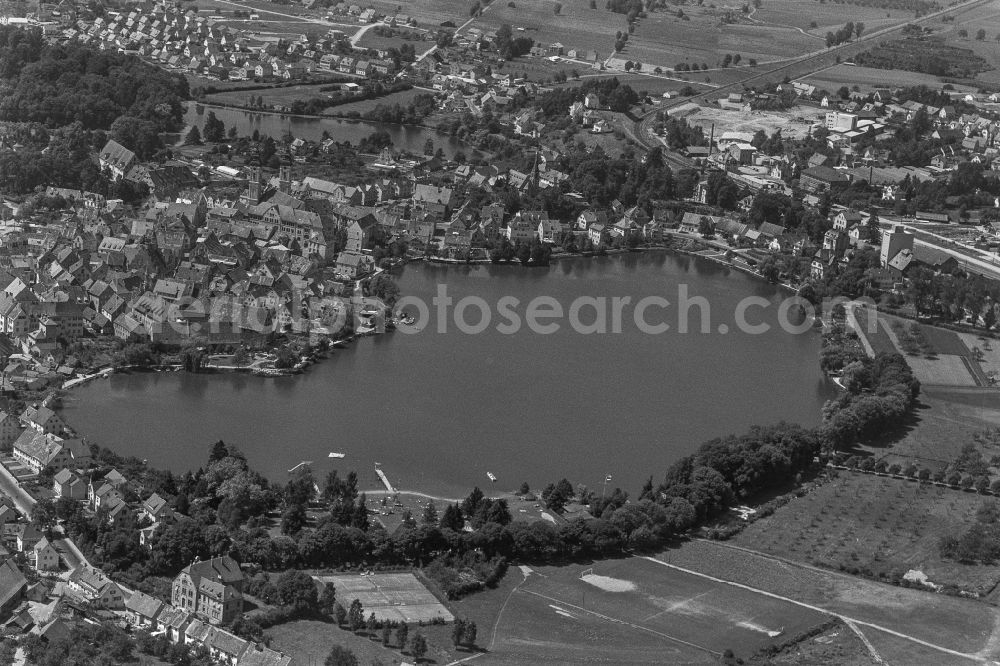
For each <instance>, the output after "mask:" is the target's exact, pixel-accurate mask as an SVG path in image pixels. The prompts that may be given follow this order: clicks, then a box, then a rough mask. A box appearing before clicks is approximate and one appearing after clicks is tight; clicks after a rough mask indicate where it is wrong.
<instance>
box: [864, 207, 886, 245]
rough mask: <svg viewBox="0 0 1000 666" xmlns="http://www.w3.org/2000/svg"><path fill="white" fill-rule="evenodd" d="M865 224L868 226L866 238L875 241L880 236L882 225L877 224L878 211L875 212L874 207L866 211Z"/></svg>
mask: <svg viewBox="0 0 1000 666" xmlns="http://www.w3.org/2000/svg"><path fill="white" fill-rule="evenodd" d="M866 226H867V227H868V229H867V231H868V240H870V241H872V242H877V241H878V240H879V239H881V238H882V227H881V226H880V225H879V221H878V213H876V212H875V209H872V210H871V211H870V212H869V213H868V222H867V225H866Z"/></svg>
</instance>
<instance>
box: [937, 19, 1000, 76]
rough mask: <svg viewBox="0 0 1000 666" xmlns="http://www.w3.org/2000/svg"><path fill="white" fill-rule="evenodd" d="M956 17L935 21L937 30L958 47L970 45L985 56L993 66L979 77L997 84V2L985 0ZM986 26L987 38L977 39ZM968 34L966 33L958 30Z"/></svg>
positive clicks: (999, 59) (999, 52)
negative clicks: (986, 0)
mask: <svg viewBox="0 0 1000 666" xmlns="http://www.w3.org/2000/svg"><path fill="white" fill-rule="evenodd" d="M954 16H955V20H954V21H953V22H950V23H941V24H939V25H936V26H935V27H936V28H938V31H936V34H938V35H941V36H943V37H944V38H945V43H946V44H948V45H951V46H957V47H959V48H965V49H971V50H972V51H973V52H975V53H976V55H978V56H980V57H982V58H984V59H985V60H986V62H988V63H990V65H992V66H993V67H994V69H992V70H990V71H987V72H982V73H980V74H979V75H978V76H977V77H976V79H977V80H979V81H984V82H988V83H993V84H996V83H998V82H1000V70H998V69H997V68H1000V49H998V47H997V41H996V36H997V35H998V34H1000V10H998V8H997V5H996V4H995V3H986V4H982V5H979V6H976V7H972V8H970V9H966V10H964V11H961V12H957V13H955V14H954ZM980 29H982V30H985V31H986V35H985V39H983V40H982V41H980V40H977V39H976V38H975V37H976V33H977V32H978V31H979V30H980ZM961 30H965V31H966V32H967V33H968V34H967V36H965V37H963V36H961V35H960V34H959V31H961Z"/></svg>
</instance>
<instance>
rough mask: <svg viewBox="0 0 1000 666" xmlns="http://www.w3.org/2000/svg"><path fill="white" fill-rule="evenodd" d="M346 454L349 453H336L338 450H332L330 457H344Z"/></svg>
mask: <svg viewBox="0 0 1000 666" xmlns="http://www.w3.org/2000/svg"><path fill="white" fill-rule="evenodd" d="M345 456H347V454H346V453H336V452H334V451H331V452H330V457H331V458H343V457H345Z"/></svg>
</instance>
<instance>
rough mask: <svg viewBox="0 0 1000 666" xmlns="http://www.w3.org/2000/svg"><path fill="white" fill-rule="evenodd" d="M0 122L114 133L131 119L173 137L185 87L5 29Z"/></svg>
mask: <svg viewBox="0 0 1000 666" xmlns="http://www.w3.org/2000/svg"><path fill="white" fill-rule="evenodd" d="M0 77H2V79H3V83H2V85H3V95H0V120H7V121H17V122H38V123H43V124H45V125H46V126H48V127H62V126H64V125H69V124H71V123H74V122H79V123H81V124H82V125H83V127H84V128H85V129H109V128H110V127H111V124H112V123H113V122H115V120H117V119H119V118H121V117H123V116H124V117H126V118H134V119H137V120H140V121H146V122H150V123H152V124H154V125H155V127H156V129H157V130H159V131H169V130H176V129H178V127H179V126H180V123H181V117H182V116H183V113H184V109H183V106H182V102H183V101H184V100H186V99H188V97H189V93H188V85H187V81H186V80H185V79H184V78H183V77H180V76H175V75H173V74H169V73H167V72H165V71H163V70H161V69H159V68H158V67H153V66H152V65H147V64H146V63H143V62H142V61H141V60H139V59H138V58H136V57H134V56H126V55H121V54H118V53H114V52H111V51H97V50H95V49H92V48H88V47H85V46H76V45H66V46H59V45H51V44H48V43H46V42H45V40H44V39H43V37H42V35H41V33H40V32H39V31H26V30H20V29H18V28H12V27H5V26H0Z"/></svg>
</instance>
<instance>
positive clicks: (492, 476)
mask: <svg viewBox="0 0 1000 666" xmlns="http://www.w3.org/2000/svg"><path fill="white" fill-rule="evenodd" d="M486 476H487V477H489V479H490V481H492V482H493V483H496V482H497V477H496V475H495V474H494V473H493V472H486Z"/></svg>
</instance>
